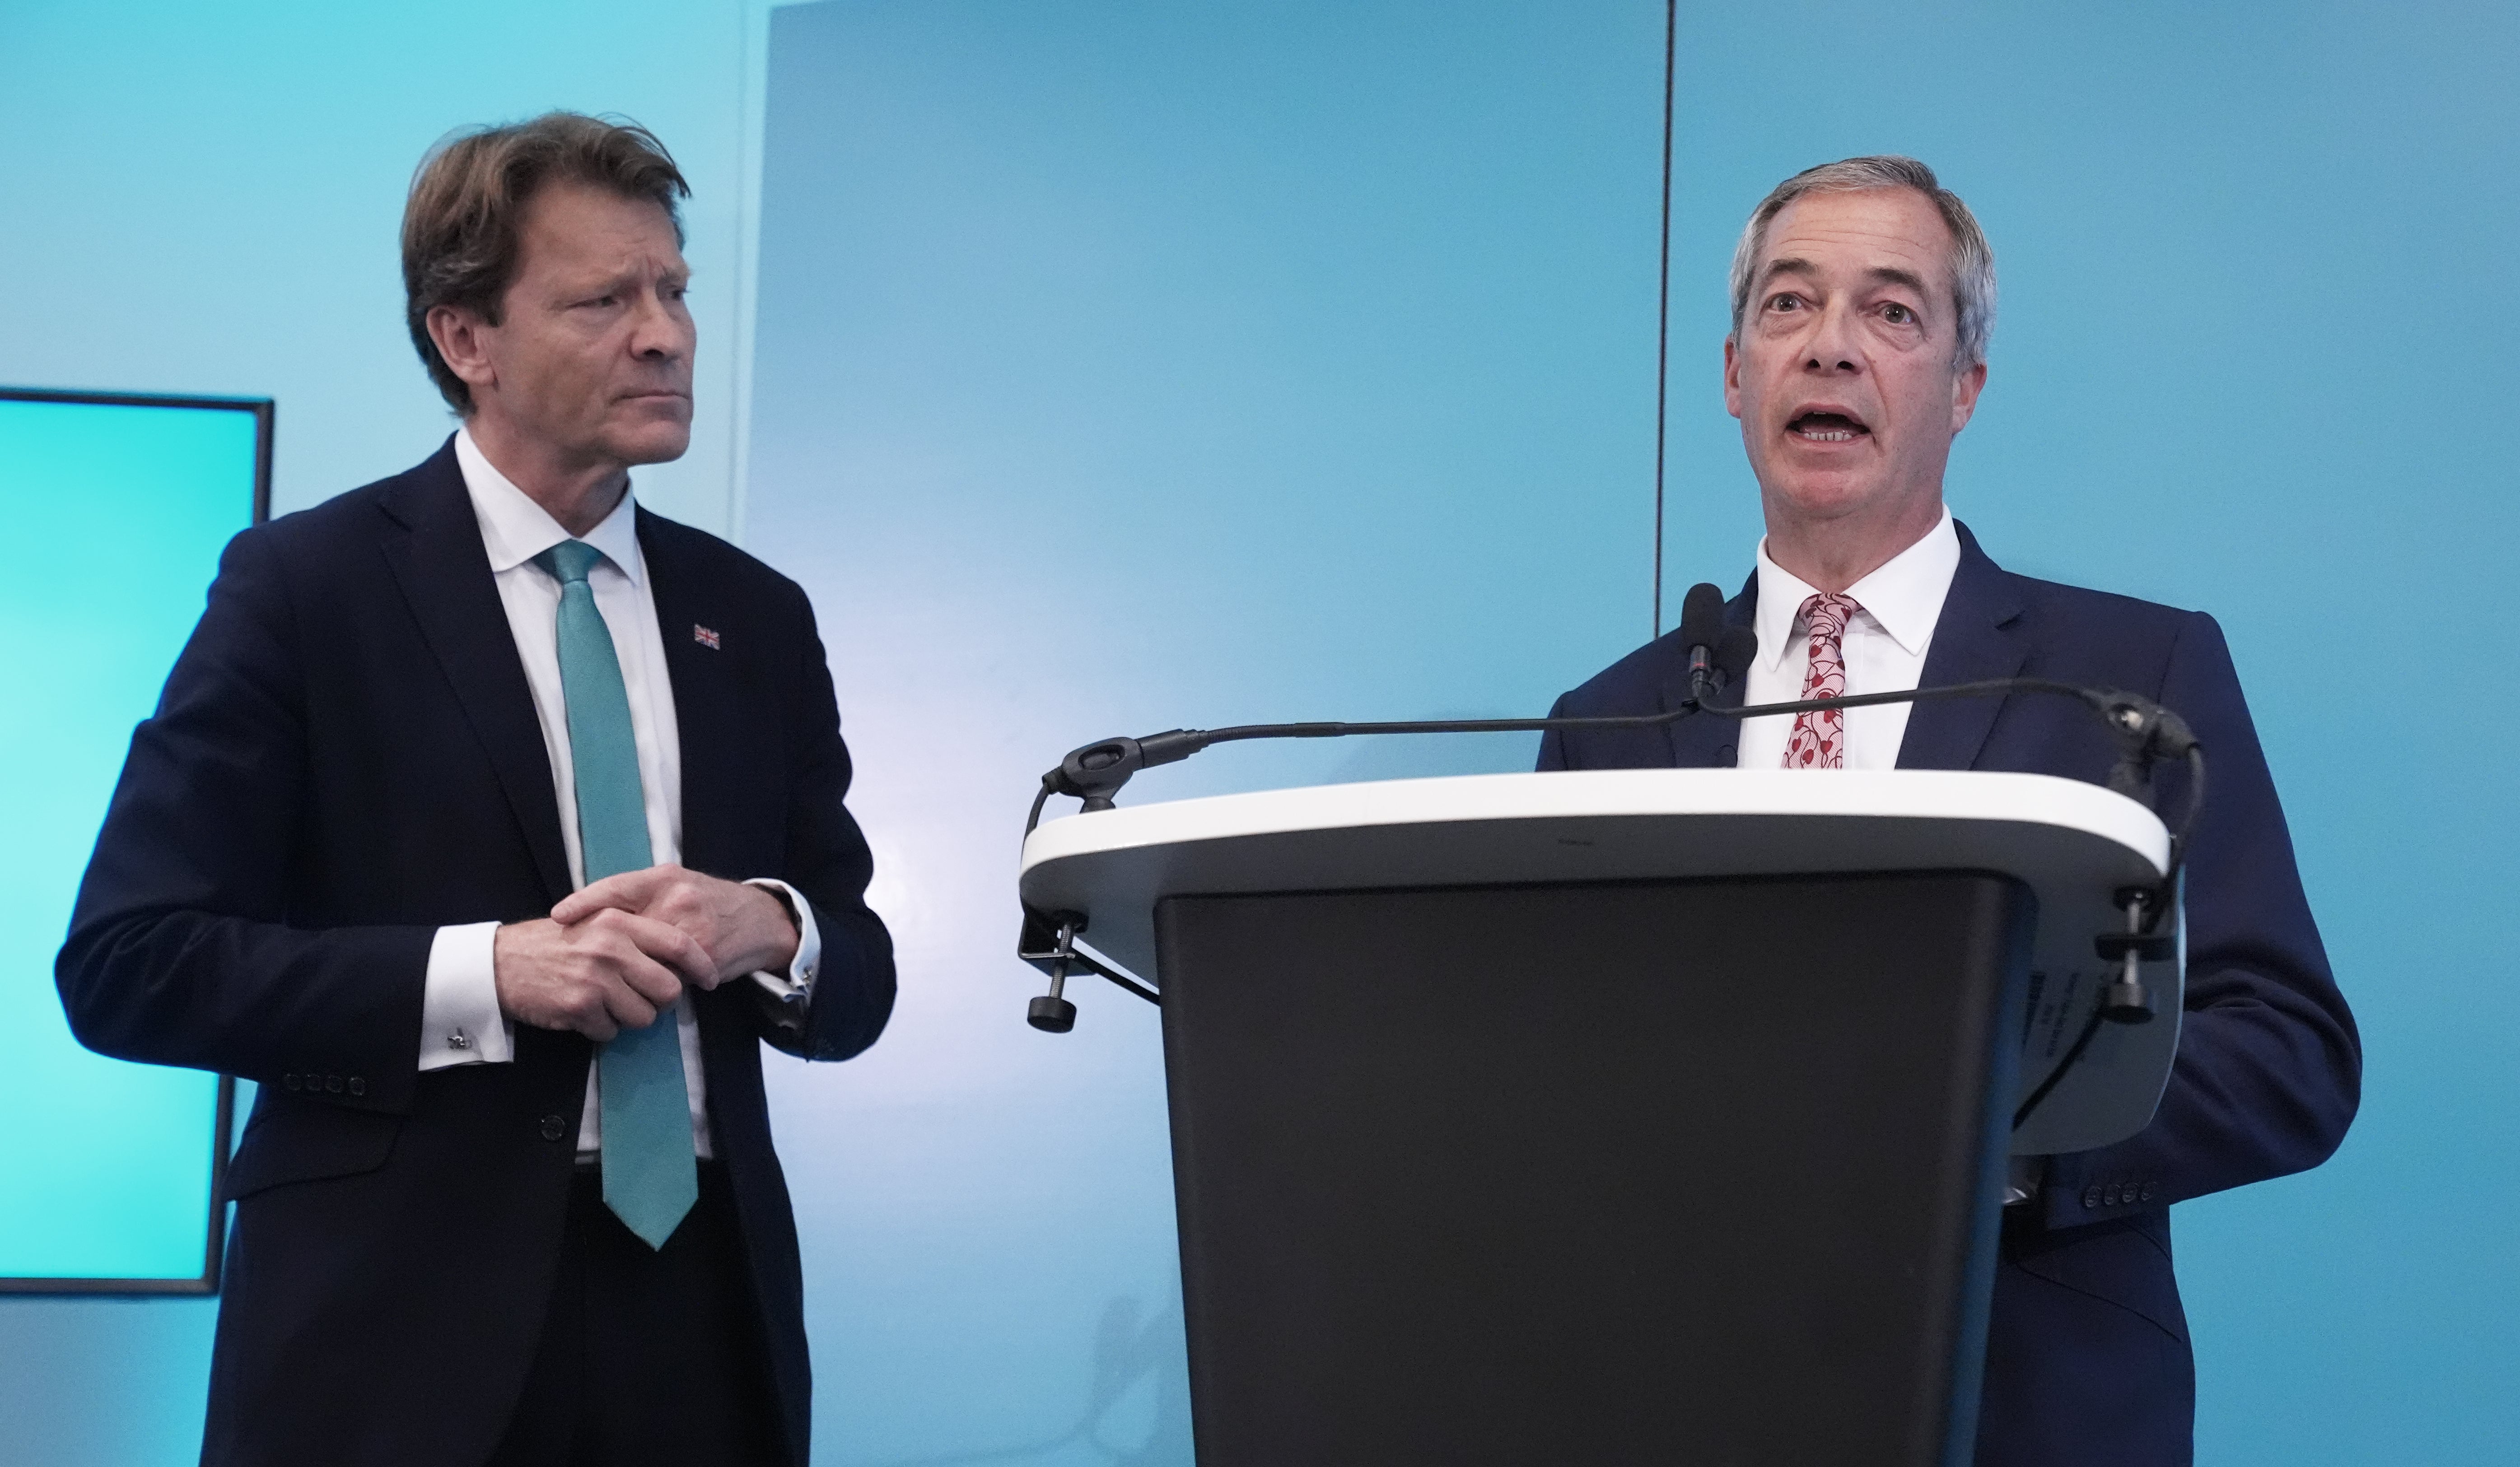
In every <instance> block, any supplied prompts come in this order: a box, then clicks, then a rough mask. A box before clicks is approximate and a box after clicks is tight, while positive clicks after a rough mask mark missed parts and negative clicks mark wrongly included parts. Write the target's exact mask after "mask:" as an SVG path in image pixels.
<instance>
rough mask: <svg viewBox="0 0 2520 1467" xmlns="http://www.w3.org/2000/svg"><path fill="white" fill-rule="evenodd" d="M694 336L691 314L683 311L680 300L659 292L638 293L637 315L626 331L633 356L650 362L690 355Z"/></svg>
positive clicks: (671, 359)
mask: <svg viewBox="0 0 2520 1467" xmlns="http://www.w3.org/2000/svg"><path fill="white" fill-rule="evenodd" d="M694 335H695V332H694V329H693V326H692V316H691V312H690V311H688V310H685V309H684V308H683V305H682V302H681V301H679V300H677V299H674V298H672V297H669V296H667V295H665V294H664V293H663V292H662V291H659V290H643V291H641V292H640V293H639V308H638V314H637V316H636V318H635V319H634V320H633V321H632V323H631V329H630V351H631V354H632V355H633V356H638V357H643V358H646V359H649V360H652V361H673V360H675V359H677V358H681V357H687V356H690V355H691V354H692V345H693V338H694Z"/></svg>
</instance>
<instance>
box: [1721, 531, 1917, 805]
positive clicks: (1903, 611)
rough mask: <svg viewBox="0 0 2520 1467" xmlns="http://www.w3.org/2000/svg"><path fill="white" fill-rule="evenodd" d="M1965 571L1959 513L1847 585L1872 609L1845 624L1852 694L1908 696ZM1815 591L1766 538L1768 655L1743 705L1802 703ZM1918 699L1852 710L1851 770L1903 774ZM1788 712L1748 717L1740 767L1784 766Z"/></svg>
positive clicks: (1790, 725) (1754, 663) (1753, 665)
mask: <svg viewBox="0 0 2520 1467" xmlns="http://www.w3.org/2000/svg"><path fill="white" fill-rule="evenodd" d="M1959 566H1960V537H1959V532H1958V530H1956V529H1954V528H1953V527H1952V511H1949V510H1945V511H1943V517H1942V520H1941V522H1940V523H1938V524H1936V525H1935V526H1934V527H1933V528H1932V529H1931V530H1928V531H1926V532H1925V538H1924V539H1922V540H1919V541H1917V542H1916V543H1915V544H1913V545H1912V546H1910V547H1908V548H1907V549H1906V550H1903V551H1901V552H1900V553H1899V554H1897V555H1895V556H1891V557H1890V558H1889V560H1887V561H1886V562H1884V563H1883V564H1882V565H1881V566H1880V567H1879V568H1878V569H1876V570H1874V571H1873V572H1872V573H1871V574H1870V575H1868V576H1866V577H1865V578H1864V579H1863V580H1860V581H1858V582H1856V583H1855V584H1854V585H1852V586H1849V587H1848V588H1846V594H1847V595H1848V596H1851V597H1853V598H1854V599H1855V600H1856V603H1857V604H1858V605H1860V606H1862V607H1863V608H1864V609H1863V610H1861V611H1858V612H1857V613H1855V615H1854V617H1853V618H1851V619H1850V620H1849V621H1848V622H1847V624H1846V635H1845V636H1844V637H1842V638H1840V639H1839V644H1838V645H1839V649H1840V650H1841V651H1842V652H1843V654H1844V656H1845V659H1846V691H1847V695H1848V696H1850V697H1851V696H1854V695H1856V694H1858V693H1866V692H1905V691H1907V690H1908V689H1912V688H1914V687H1915V686H1916V685H1917V683H1918V682H1919V681H1921V680H1922V679H1923V677H1924V675H1925V651H1926V649H1927V648H1928V647H1930V646H1932V645H1933V643H1934V623H1936V622H1938V621H1940V620H1942V616H1943V599H1944V598H1945V597H1947V596H1949V595H1950V594H1951V590H1952V575H1953V573H1954V572H1955V571H1957V570H1958V569H1959ZM1816 594H1817V592H1816V589H1815V588H1814V587H1812V586H1810V585H1807V584H1806V583H1805V582H1804V581H1803V580H1802V578H1801V577H1799V576H1796V575H1795V574H1794V573H1793V572H1791V571H1789V570H1786V569H1784V568H1783V567H1782V566H1780V565H1778V563H1777V562H1776V561H1774V560H1771V559H1769V558H1768V542H1767V541H1765V540H1761V541H1760V542H1759V611H1758V620H1757V623H1756V626H1757V630H1758V633H1759V654H1758V656H1757V657H1755V658H1753V659H1752V660H1751V662H1750V677H1749V683H1748V686H1747V687H1746V688H1745V689H1743V701H1745V702H1750V703H1790V702H1796V701H1798V700H1800V699H1801V697H1802V695H1803V680H1804V678H1805V677H1807V676H1808V675H1809V674H1810V671H1811V629H1810V628H1809V627H1808V626H1806V625H1804V623H1803V616H1802V609H1803V602H1804V601H1805V600H1809V599H1810V598H1811V597H1813V596H1814V595H1816ZM1913 706H1914V705H1913V704H1910V703H1883V704H1878V705H1876V706H1873V707H1870V708H1849V709H1847V710H1846V754H1845V759H1846V768H1848V769H1895V768H1897V767H1898V764H1899V742H1900V740H1901V739H1903V738H1905V737H1907V736H1908V710H1909V709H1910V708H1911V707H1913ZM1793 732H1794V720H1793V718H1792V716H1791V715H1789V714H1776V715H1771V716H1770V717H1767V718H1750V719H1743V720H1742V721H1741V744H1740V748H1741V755H1740V758H1739V759H1738V760H1737V761H1736V767H1737V768H1740V769H1782V768H1784V764H1785V744H1786V742H1787V740H1789V739H1790V738H1791V737H1792V736H1793Z"/></svg>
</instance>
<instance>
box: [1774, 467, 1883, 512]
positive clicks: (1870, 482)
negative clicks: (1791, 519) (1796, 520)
mask: <svg viewBox="0 0 2520 1467" xmlns="http://www.w3.org/2000/svg"><path fill="white" fill-rule="evenodd" d="M1773 493H1774V495H1775V497H1776V498H1777V499H1778V500H1779V501H1781V502H1782V503H1783V504H1784V505H1785V507H1786V508H1788V509H1790V510H1792V511H1794V512H1795V513H1796V514H1798V515H1800V516H1802V517H1803V518H1806V519H1835V518H1837V517H1838V516H1839V515H1842V514H1852V513H1854V512H1855V511H1858V510H1861V509H1863V508H1864V507H1865V506H1866V505H1868V504H1869V503H1871V502H1872V501H1873V500H1875V499H1878V498H1879V497H1880V493H1881V484H1880V482H1879V480H1878V478H1877V477H1876V476H1874V475H1870V474H1866V475H1862V476H1858V475H1854V474H1843V473H1823V474H1791V473H1789V474H1784V475H1781V476H1780V478H1779V480H1778V484H1777V486H1776V488H1775V490H1774V491H1773Z"/></svg>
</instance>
